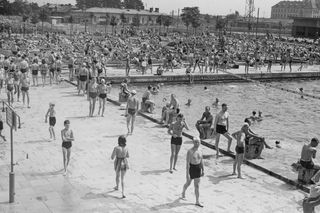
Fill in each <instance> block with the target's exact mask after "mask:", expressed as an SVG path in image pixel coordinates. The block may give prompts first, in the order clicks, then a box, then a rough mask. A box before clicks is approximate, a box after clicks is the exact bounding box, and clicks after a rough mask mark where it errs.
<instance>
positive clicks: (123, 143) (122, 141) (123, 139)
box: [118, 135, 127, 147]
mask: <svg viewBox="0 0 320 213" xmlns="http://www.w3.org/2000/svg"><path fill="white" fill-rule="evenodd" d="M126 143H127V139H126V137H125V136H124V135H120V136H119V138H118V145H119V146H121V147H125V146H126Z"/></svg>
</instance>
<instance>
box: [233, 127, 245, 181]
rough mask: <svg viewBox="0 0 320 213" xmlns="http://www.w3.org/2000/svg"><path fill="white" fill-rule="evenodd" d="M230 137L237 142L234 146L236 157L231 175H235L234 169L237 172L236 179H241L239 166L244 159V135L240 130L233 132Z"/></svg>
mask: <svg viewBox="0 0 320 213" xmlns="http://www.w3.org/2000/svg"><path fill="white" fill-rule="evenodd" d="M232 136H233V137H234V138H235V139H236V140H237V146H236V156H235V159H234V163H233V173H232V175H236V174H237V173H236V169H237V170H238V178H241V179H243V177H242V176H241V164H242V162H243V159H244V138H245V134H244V132H243V131H242V130H240V131H238V132H235V133H233V134H232Z"/></svg>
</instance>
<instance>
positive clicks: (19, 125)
mask: <svg viewBox="0 0 320 213" xmlns="http://www.w3.org/2000/svg"><path fill="white" fill-rule="evenodd" d="M1 102H2V112H5V111H6V110H5V109H6V107H10V108H12V107H11V106H10V105H9V104H8V103H7V102H6V101H1ZM5 106H6V107H5ZM15 114H16V116H17V119H18V122H19V124H18V129H21V119H20V116H19V115H18V114H17V113H15Z"/></svg>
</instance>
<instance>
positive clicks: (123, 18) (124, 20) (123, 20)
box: [120, 13, 127, 28]
mask: <svg viewBox="0 0 320 213" xmlns="http://www.w3.org/2000/svg"><path fill="white" fill-rule="evenodd" d="M120 20H121V24H122V28H123V27H124V25H125V24H126V23H127V18H126V16H125V15H124V13H121V14H120Z"/></svg>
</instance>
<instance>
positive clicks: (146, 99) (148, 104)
mask: <svg viewBox="0 0 320 213" xmlns="http://www.w3.org/2000/svg"><path fill="white" fill-rule="evenodd" d="M152 88H153V87H152V86H151V85H149V86H148V89H147V91H145V92H144V94H143V95H142V103H141V104H142V105H143V106H144V107H141V109H142V110H143V111H146V112H149V113H153V110H154V105H155V104H154V102H153V101H152V100H150V95H151V94H152V95H156V94H157V91H154V90H153V89H152Z"/></svg>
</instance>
